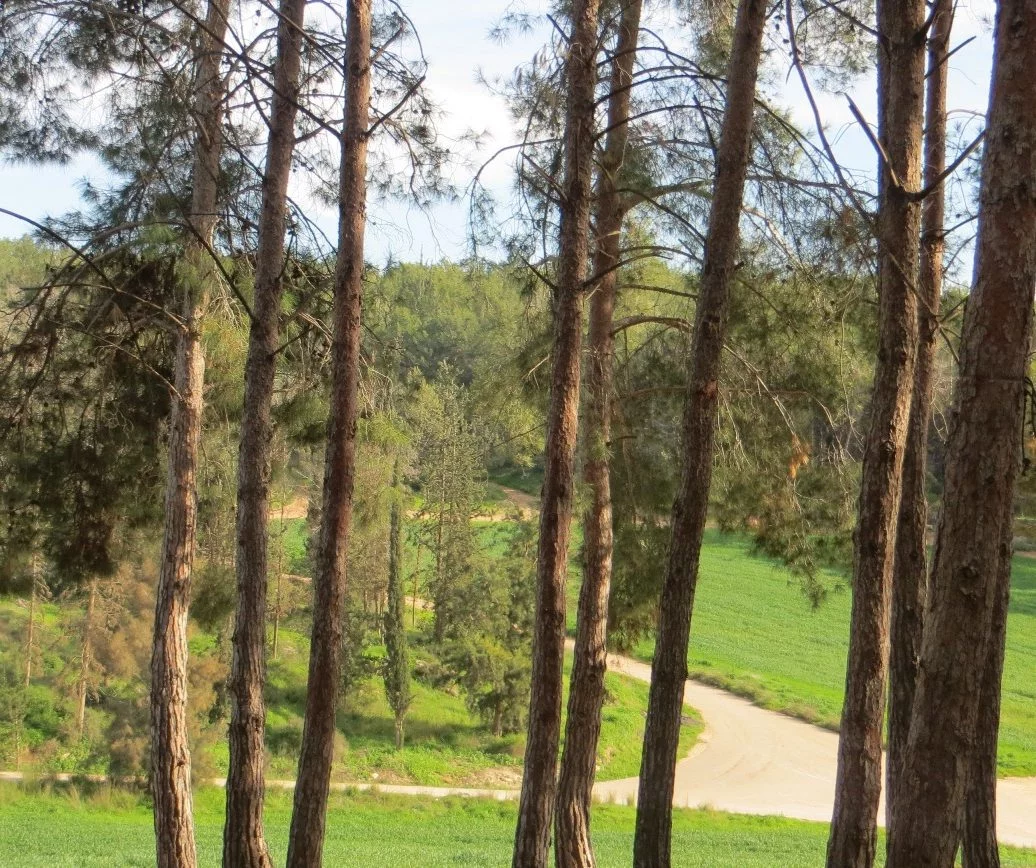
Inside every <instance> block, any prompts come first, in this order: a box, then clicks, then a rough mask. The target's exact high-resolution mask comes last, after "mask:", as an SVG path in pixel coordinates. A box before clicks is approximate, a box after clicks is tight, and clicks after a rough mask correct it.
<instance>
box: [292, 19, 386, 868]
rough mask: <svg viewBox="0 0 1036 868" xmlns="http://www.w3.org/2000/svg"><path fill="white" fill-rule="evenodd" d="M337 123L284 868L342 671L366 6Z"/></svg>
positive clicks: (308, 798)
mask: <svg viewBox="0 0 1036 868" xmlns="http://www.w3.org/2000/svg"><path fill="white" fill-rule="evenodd" d="M346 39H347V47H346V57H345V121H344V126H343V129H342V142H341V145H342V163H341V172H340V179H339V184H340V190H339V202H338V209H339V212H338V217H339V226H338V258H337V262H336V266H335V302H334V313H333V330H334V344H333V347H332V362H331V363H332V368H331V413H330V418H329V420H328V432H327V455H326V459H325V466H324V491H323V508H322V511H321V522H320V539H319V542H318V549H317V569H316V576H315V577H314V585H315V587H314V600H313V631H312V638H311V642H310V657H309V680H308V685H307V690H306V720H305V725H304V727H303V731H302V753H301V756H300V757H299V771H298V777H297V780H296V784H295V803H294V809H293V811H292V816H291V834H290V837H289V841H288V866H289V868H318V866H319V865H320V864H321V854H322V852H323V847H324V825H325V821H326V816H327V795H328V789H329V787H330V783H331V763H332V761H333V759H334V735H335V709H336V707H337V705H338V685H339V680H340V678H339V675H340V671H341V668H342V630H343V625H344V617H345V596H346V558H347V555H348V548H349V525H350V522H351V520H352V511H353V488H354V485H355V478H356V418H357V386H358V384H359V376H360V364H359V359H360V313H361V309H362V303H363V266H364V261H363V238H364V230H365V228H366V217H367V177H366V175H367V139H368V128H369V123H370V119H369V115H370V100H371V63H372V61H371V3H370V0H349V2H348V4H347V12H346Z"/></svg>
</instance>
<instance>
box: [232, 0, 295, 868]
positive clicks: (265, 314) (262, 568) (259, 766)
mask: <svg viewBox="0 0 1036 868" xmlns="http://www.w3.org/2000/svg"><path fill="white" fill-rule="evenodd" d="M305 6H306V0H281V4H280V21H279V24H278V28H277V60H276V63H275V65H274V72H273V97H272V100H273V105H272V109H271V112H270V131H269V139H268V141H267V145H266V168H265V171H264V173H263V198H262V210H261V212H260V215H259V246H258V250H257V251H256V266H255V300H254V302H253V310H252V322H251V328H250V329H249V333H248V358H247V360H246V362H245V398H244V412H243V415H242V418H241V441H240V450H239V453H238V465H237V612H236V617H235V619H234V637H233V659H232V662H231V668H230V683H229V686H230V697H231V705H230V731H229V741H230V768H229V770H228V772H227V816H226V824H225V825H224V828H223V864H224V865H233V866H241V868H268V866H269V865H270V853H269V850H268V848H267V846H266V839H265V837H264V835H263V794H264V791H265V781H264V779H263V764H264V760H265V732H266V708H265V705H264V703H263V688H264V686H265V683H266V583H267V539H268V534H269V524H270V463H271V453H272V440H273V422H272V420H271V418H270V407H271V404H272V402H273V385H274V376H275V375H276V371H277V356H276V353H277V346H278V341H279V335H280V308H281V297H282V294H283V284H282V282H281V274H282V272H283V270H284V224H285V212H286V210H287V198H288V179H289V178H290V176H291V159H292V154H293V153H294V150H295V114H296V110H297V105H298V94H299V70H300V67H301V54H302V22H303V15H304V13H305Z"/></svg>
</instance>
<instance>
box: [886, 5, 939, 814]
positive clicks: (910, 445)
mask: <svg viewBox="0 0 1036 868" xmlns="http://www.w3.org/2000/svg"><path fill="white" fill-rule="evenodd" d="M952 28H953V0H938V2H937V4H936V6H935V9H934V10H933V13H932V24H931V31H930V32H929V36H928V74H927V92H926V102H927V106H926V110H925V116H926V124H925V133H924V183H925V187H926V188H929V187H932V188H933V189H932V192H931V193H930V194H929V195H928V196H927V197H926V198H925V200H924V203H923V205H922V213H921V260H920V269H919V278H918V290H919V291H918V296H919V304H918V311H917V365H916V367H915V369H914V393H913V398H912V405H911V408H910V427H909V429H908V431H907V445H906V452H905V454H904V456H903V487H902V499H901V501H900V505H899V525H898V530H897V533H896V560H895V569H894V572H893V576H892V619H891V626H890V640H889V643H890V652H889V711H888V771H887V774H888V781H889V786H888V789H887V796H886V800H885V805H886V816H888V815H889V814H891V811H892V807H891V806H892V803H893V801H894V800H895V794H894V792H893V786H892V785H893V784H894V783H895V781H896V779H897V777H898V772H899V768H900V767H901V765H902V757H903V751H904V750H905V749H906V739H907V734H908V732H909V731H910V710H911V706H912V705H913V701H914V687H915V684H916V681H917V665H918V661H919V659H920V655H921V636H922V631H923V627H924V609H925V600H926V598H927V594H928V550H927V546H928V538H927V532H928V498H927V492H926V485H925V482H926V479H927V475H928V429H929V426H930V425H931V419H932V390H933V372H934V367H935V341H936V337H937V336H938V329H939V302H940V299H941V297H942V276H943V264H942V258H943V252H944V250H945V247H946V242H945V238H944V231H943V223H944V218H945V213H946V193H945V187H944V185H943V184H941V183H939V179H940V176H941V175H942V173H943V171H944V169H945V168H946V84H947V80H948V79H949V64H948V63H947V54H948V52H949V47H950V45H949V43H950V31H951V30H952Z"/></svg>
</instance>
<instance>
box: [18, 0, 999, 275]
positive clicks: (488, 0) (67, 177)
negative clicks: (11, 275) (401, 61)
mask: <svg viewBox="0 0 1036 868" xmlns="http://www.w3.org/2000/svg"><path fill="white" fill-rule="evenodd" d="M513 5H514V4H513V3H511V2H506V0H484V2H470V0H468V2H451V3H443V2H441V0H410V2H404V7H405V8H406V10H407V12H408V13H409V14H410V15H411V17H412V18H413V20H414V22H415V24H416V26H417V29H418V32H419V33H420V36H421V40H422V42H423V44H424V47H425V53H426V55H427V57H428V60H429V62H430V67H429V72H428V77H427V84H428V87H429V88H430V90H431V91H432V93H433V95H434V96H435V98H436V99H437V101H438V103H439V104H440V105H441V106H442V108H443V109H444V110H445V113H446V117H445V119H444V121H443V124H442V129H443V131H444V132H446V133H447V134H448V135H454V136H456V135H459V134H461V133H462V132H464V131H465V130H467V129H478V130H485V131H488V133H489V137H488V138H487V140H486V143H485V147H484V150H483V152H482V154H481V155H479V154H473V155H470V158H469V164H468V165H461V166H458V167H457V168H456V169H455V171H454V174H453V179H454V181H455V183H456V184H457V185H458V187H460V188H463V187H464V186H466V184H467V182H468V181H469V180H470V175H471V165H470V163H471V162H478V161H480V159H483V158H484V157H485V156H486V155H488V154H489V153H492V152H493V151H495V150H496V149H497V148H499V147H501V146H503V145H506V144H509V143H510V142H512V141H513V140H514V135H515V133H514V131H513V129H512V125H511V123H510V120H509V118H508V115H507V111H506V108H505V106H504V105H503V103H502V101H501V100H499V99H498V98H497V97H495V96H494V95H493V94H492V93H490V92H489V90H488V89H487V88H485V87H484V86H483V85H482V84H480V83H479V82H478V81H477V71H478V70H481V71H482V72H483V74H484V75H485V76H486V77H488V78H490V79H492V78H495V77H499V76H506V75H507V74H508V73H509V72H510V71H511V70H513V69H514V68H515V66H517V65H518V64H520V63H521V62H523V61H524V60H526V59H528V58H529V57H530V56H531V55H532V53H533V52H534V51H535V50H536V48H537V47H538V46H539V45H540V44H541V42H542V41H543V39H544V31H543V30H540V31H538V32H534V33H531V34H527V35H523V36H517V37H513V38H511V39H510V40H509V41H508V42H506V43H505V44H500V43H498V42H494V41H492V40H490V39H489V38H488V33H489V30H490V29H491V27H492V26H493V25H494V24H495V23H496V22H497V21H498V20H499V18H500V16H501V15H502V14H503V13H504V12H505V11H506V10H507V9H508V8H510V7H512V6H513ZM544 5H545V4H544V3H543V2H541V0H530V2H527V3H525V4H524V8H528V9H533V10H535V9H537V8H543V7H544ZM993 10H994V2H993V0H970V2H969V0H963V2H962V3H961V4H960V8H959V11H958V15H957V20H956V23H955V31H954V42H955V43H959V42H962V41H964V40H966V39H969V38H971V37H974V39H973V41H972V42H971V43H970V44H968V45H967V46H966V47H965V48H964V49H963V50H962V51H960V52H959V53H958V54H957V55H955V56H954V58H953V59H952V62H951V84H950V103H951V110H955V111H956V114H955V115H953V117H955V118H956V119H957V120H960V121H965V120H968V119H969V118H970V119H971V122H972V124H974V123H975V122H976V121H975V120H974V118H975V115H976V113H977V114H978V115H981V114H982V113H983V112H984V111H985V106H986V99H987V93H988V83H989V66H990V57H991V52H992V43H991V36H990V26H991V24H990V22H991V18H992V14H993ZM773 47H777V48H779V47H780V46H779V44H778V43H775V45H774V46H773ZM775 68H776V70H777V74H776V75H775V76H774V77H773V81H775V82H776V84H775V85H771V90H772V92H771V93H770V94H769V96H770V98H771V99H774V100H776V101H778V102H783V103H784V104H785V105H788V106H789V107H790V108H791V109H792V112H793V115H794V117H795V119H796V120H797V122H798V123H799V124H800V126H802V127H803V128H805V129H812V116H811V115H810V114H809V112H808V109H807V105H806V102H805V100H804V98H803V94H802V92H801V89H800V88H799V86H798V83H797V80H796V79H795V78H794V77H789V78H785V77H784V75H783V72H784V70H783V69H782V68H781V67H780V64H779V63H778V64H777V65H776V67H775ZM849 90H850V93H851V96H852V98H853V100H854V101H855V102H856V104H857V105H858V106H859V107H860V108H861V110H862V111H863V113H864V115H865V116H866V117H867V118H868V119H869V120H871V121H872V122H873V119H874V110H875V108H874V107H875V96H874V82H873V79H872V78H871V77H870V76H864V77H861V78H860V79H859V80H858V81H855V82H854V83H853V84H852V86H851V87H850V88H849ZM819 101H820V105H821V109H822V113H823V116H824V119H825V125H826V126H827V128H828V131H829V134H830V136H831V137H832V139H833V141H834V143H835V147H836V150H837V153H838V155H839V158H840V159H841V160H842V161H843V162H844V163H845V164H846V165H848V166H850V167H851V168H853V169H855V170H857V171H858V172H860V173H867V174H871V173H873V171H874V166H875V163H876V158H875V156H874V153H873V151H872V149H871V147H870V145H869V143H868V142H867V140H866V138H865V136H864V134H863V132H862V131H861V130H860V129H859V127H858V126H857V124H856V122H855V121H854V120H853V119H852V116H851V115H850V113H849V109H848V102H847V100H846V98H845V96H844V95H839V94H819ZM510 167H511V161H509V160H507V159H501V160H498V161H497V163H496V164H495V165H494V166H493V167H492V168H491V169H490V171H489V172H488V174H487V177H486V180H487V184H488V186H489V187H490V188H491V189H494V190H497V191H499V192H500V194H501V195H506V191H507V190H508V189H509V184H510V181H509V172H510ZM84 177H91V178H101V177H103V175H102V173H101V170H100V167H99V166H98V164H97V163H96V162H95V161H94V160H93V159H92V158H81V159H77V160H74V161H73V162H72V163H70V164H69V165H67V166H23V165H2V166H0V207H3V208H7V209H9V210H12V211H17V212H19V213H22V214H25V215H26V216H28V217H31V218H33V219H40V218H42V217H44V216H47V215H57V214H60V213H62V212H63V211H66V210H69V209H70V208H72V207H74V206H75V205H76V204H77V199H78V184H79V182H80V180H81V179H83V178H84ZM303 201H305V202H306V203H307V208H308V210H309V212H310V216H311V217H313V218H314V219H316V220H317V222H318V223H319V224H320V225H321V227H322V228H323V229H324V231H325V232H327V233H328V234H329V235H330V236H331V237H333V236H334V234H335V232H334V220H335V214H334V213H333V211H332V209H329V208H326V207H324V206H320V205H318V204H316V203H315V202H311V201H309V200H308V199H305V198H304V199H303ZM466 213H467V209H466V205H465V204H464V203H456V204H450V205H442V206H437V207H436V208H435V209H434V210H433V212H432V213H431V216H430V217H429V215H427V214H425V213H422V212H419V211H416V210H414V209H410V208H407V207H404V206H401V205H398V204H384V203H372V206H371V208H370V216H371V224H372V225H371V228H370V230H369V233H368V236H369V237H368V245H367V249H368V253H367V255H368V258H369V259H370V260H371V261H373V262H383V261H384V260H385V259H386V258H387V257H388V256H389V254H390V252H391V255H392V256H393V257H394V258H396V259H397V260H399V259H402V260H417V259H423V260H425V261H434V260H438V259H440V258H442V257H458V256H462V255H464V253H465V250H466V247H465V239H466V235H465V217H466ZM25 231H26V227H25V225H24V224H22V223H20V222H19V221H17V220H14V219H13V218H9V217H7V216H6V215H0V236H18V235H21V234H23V233H24V232H25Z"/></svg>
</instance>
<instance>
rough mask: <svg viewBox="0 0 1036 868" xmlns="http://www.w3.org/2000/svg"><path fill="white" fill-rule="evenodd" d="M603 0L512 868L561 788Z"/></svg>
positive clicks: (572, 234) (542, 846)
mask: <svg viewBox="0 0 1036 868" xmlns="http://www.w3.org/2000/svg"><path fill="white" fill-rule="evenodd" d="M599 6H600V2H599V0H576V2H575V3H573V4H572V37H571V40H570V43H569V54H568V59H567V61H566V64H565V73H566V80H567V82H568V94H567V97H566V107H565V139H564V150H565V155H564V171H565V176H564V189H563V193H562V199H561V226H560V234H559V238H558V251H557V263H558V267H557V286H556V287H555V292H554V299H553V302H554V346H553V358H552V366H551V382H550V404H549V407H548V409H547V443H546V455H545V460H544V477H543V496H542V503H541V504H540V528H539V543H538V551H537V559H536V619H535V627H534V629H533V646H532V695H531V697H530V702H529V726H528V741H527V742H526V747H525V767H524V770H523V774H522V794H521V800H520V803H519V807H518V828H517V831H516V833H515V839H514V859H513V864H514V868H545V866H546V865H547V860H548V853H549V849H550V832H551V827H552V825H553V819H554V803H555V798H556V795H557V766H558V742H559V740H560V736H561V694H562V686H563V681H564V677H563V674H562V667H563V664H564V659H565V579H566V577H567V573H568V543H569V533H570V530H571V527H570V525H571V523H572V500H573V494H574V488H575V479H574V477H575V466H574V465H575V451H576V436H577V431H578V417H579V377H580V353H581V351H582V337H583V335H582V331H583V296H584V292H585V287H584V283H585V281H586V276H587V274H586V272H587V259H588V256H589V246H590V245H589V229H590V205H591V199H592V189H591V187H592V183H593V149H594V136H595V129H594V104H595V103H594V91H595V88H596V86H597V14H598V9H599Z"/></svg>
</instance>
